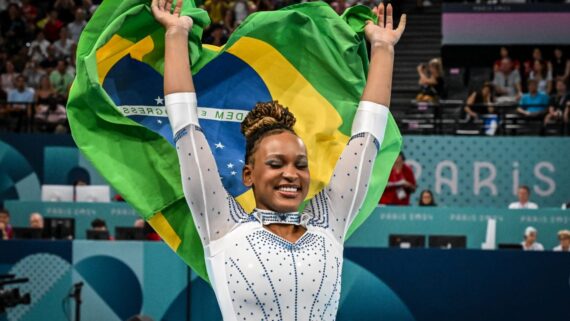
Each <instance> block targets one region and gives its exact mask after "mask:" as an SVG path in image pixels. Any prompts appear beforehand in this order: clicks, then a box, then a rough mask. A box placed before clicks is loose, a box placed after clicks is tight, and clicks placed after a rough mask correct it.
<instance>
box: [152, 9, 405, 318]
mask: <svg viewBox="0 0 570 321" xmlns="http://www.w3.org/2000/svg"><path fill="white" fill-rule="evenodd" d="M181 5H182V4H181V1H178V2H177V4H176V5H175V6H173V4H172V2H171V1H164V0H160V1H159V0H154V1H153V5H152V10H153V14H154V16H155V18H156V19H157V21H159V22H160V23H161V24H162V25H163V26H164V27H165V29H166V35H165V63H164V92H165V95H166V96H165V101H166V108H167V111H168V117H169V120H170V124H171V126H172V129H173V132H174V134H175V137H174V140H175V142H176V149H177V152H178V157H179V161H180V167H181V175H182V184H183V187H184V193H185V197H186V200H187V202H188V206H189V207H190V210H191V212H192V215H193V219H194V223H195V225H196V228H197V230H198V233H199V235H200V238H201V240H202V244H203V246H204V254H205V257H206V267H207V271H208V276H209V278H210V281H211V284H212V286H213V288H214V291H215V293H216V297H217V300H218V303H219V305H220V309H221V311H222V314H223V317H224V320H238V319H239V320H334V319H335V318H336V313H337V309H338V304H339V299H340V284H341V282H340V279H341V273H342V261H343V257H342V255H343V243H344V239H345V237H346V232H347V230H348V227H349V226H350V224H351V223H352V221H353V220H354V218H355V216H356V214H357V213H358V210H359V208H360V206H361V204H362V202H363V199H364V197H365V196H366V193H367V190H368V181H369V179H370V175H371V172H372V168H373V165H374V160H375V159H376V155H377V153H378V152H379V149H380V146H381V145H382V141H383V138H384V132H385V129H386V123H387V119H388V115H389V110H388V108H387V106H388V105H389V104H390V90H391V83H392V69H393V62H394V45H395V44H396V43H397V42H398V40H399V38H400V36H401V35H402V32H403V31H404V25H405V16H403V17H402V19H401V23H400V25H399V26H398V28H397V29H393V26H392V7H391V6H390V5H388V7H387V8H386V17H384V13H385V12H384V10H385V8H384V6H383V5H380V6H379V7H378V8H375V9H374V10H373V11H374V13H375V14H376V15H377V17H378V24H374V23H372V22H369V23H368V24H367V25H366V28H365V34H366V38H367V40H368V41H369V42H370V43H371V63H370V71H369V74H368V80H367V84H366V87H365V88H364V92H363V94H362V101H361V102H360V104H359V107H358V111H357V113H356V116H355V118H354V122H353V124H352V138H351V139H350V141H349V142H348V144H347V146H346V147H345V149H344V151H343V152H342V154H341V157H340V158H339V161H338V163H337V164H336V167H335V169H334V172H333V175H332V177H331V179H330V182H329V184H328V185H327V186H326V187H325V188H324V189H323V190H322V191H320V192H319V193H318V194H317V195H316V196H315V197H313V198H312V199H311V200H310V201H309V203H308V204H307V206H306V207H305V209H304V210H303V211H302V212H299V211H298V209H299V208H300V206H301V203H302V202H303V201H304V199H305V197H306V196H307V193H308V190H309V182H310V173H309V164H308V155H307V153H308V151H307V148H306V147H305V144H304V143H303V141H302V140H301V138H299V137H298V136H297V135H296V134H295V131H294V129H293V126H294V124H295V117H294V116H293V114H292V113H291V112H289V110H288V109H287V108H286V107H283V106H281V105H280V104H279V103H277V102H276V101H271V102H266V103H257V104H256V106H255V107H254V108H253V110H252V111H251V112H250V113H249V114H248V115H247V117H245V119H244V120H243V122H242V124H241V131H242V133H243V134H244V136H245V137H246V151H245V166H244V168H243V173H242V179H243V184H244V185H246V186H248V187H251V188H252V189H253V193H254V197H255V202H256V208H255V209H254V210H253V213H251V214H250V215H248V213H246V212H245V211H244V210H243V208H242V207H241V206H240V205H239V204H238V203H237V202H236V200H235V199H234V198H233V197H232V196H231V195H230V194H229V193H228V192H227V191H226V190H225V189H224V186H223V184H222V182H221V180H220V177H219V174H218V169H217V167H216V162H215V160H214V157H213V156H212V153H211V151H210V149H209V146H208V142H207V141H206V138H205V136H204V134H203V132H202V129H201V128H200V124H199V122H198V116H197V112H198V109H197V102H196V95H195V90H194V84H193V81H192V76H191V73H190V66H189V63H188V59H187V57H188V45H187V39H188V32H189V30H190V29H191V28H192V20H191V19H190V18H188V17H184V16H180V8H181ZM384 18H385V19H384Z"/></svg>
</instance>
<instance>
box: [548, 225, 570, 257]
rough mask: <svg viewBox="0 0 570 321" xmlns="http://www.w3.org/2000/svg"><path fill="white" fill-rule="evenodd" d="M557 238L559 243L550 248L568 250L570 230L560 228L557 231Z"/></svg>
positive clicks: (558, 250) (557, 250)
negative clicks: (560, 229)
mask: <svg viewBox="0 0 570 321" xmlns="http://www.w3.org/2000/svg"><path fill="white" fill-rule="evenodd" d="M558 240H559V241H560V245H558V246H556V247H555V248H553V249H552V250H553V251H554V252H570V231H568V230H562V231H560V232H558Z"/></svg>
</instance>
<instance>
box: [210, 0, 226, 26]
mask: <svg viewBox="0 0 570 321" xmlns="http://www.w3.org/2000/svg"><path fill="white" fill-rule="evenodd" d="M204 9H206V10H207V11H208V14H209V15H210V20H211V21H212V24H222V23H224V19H225V17H226V13H227V11H228V10H229V9H230V5H229V3H228V2H227V1H226V0H206V2H205V3H204Z"/></svg>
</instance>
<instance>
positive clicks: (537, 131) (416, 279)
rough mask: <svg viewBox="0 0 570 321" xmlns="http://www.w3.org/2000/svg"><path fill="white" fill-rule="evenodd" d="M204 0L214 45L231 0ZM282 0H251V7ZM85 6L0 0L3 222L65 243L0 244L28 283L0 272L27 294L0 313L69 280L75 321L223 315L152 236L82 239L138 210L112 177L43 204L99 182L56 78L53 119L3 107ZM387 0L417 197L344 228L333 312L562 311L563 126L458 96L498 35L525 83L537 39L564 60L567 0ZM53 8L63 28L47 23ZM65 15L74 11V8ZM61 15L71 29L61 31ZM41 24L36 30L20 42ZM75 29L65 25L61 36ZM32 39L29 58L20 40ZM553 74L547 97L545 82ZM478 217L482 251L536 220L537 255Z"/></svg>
mask: <svg viewBox="0 0 570 321" xmlns="http://www.w3.org/2000/svg"><path fill="white" fill-rule="evenodd" d="M107 1H111V0H107ZM219 1H222V2H223V3H226V4H227V10H228V12H230V13H229V14H227V15H223V18H222V19H219V20H218V21H213V22H214V24H213V27H211V28H210V29H208V30H206V32H205V35H204V37H203V41H204V43H208V44H214V45H222V44H223V43H224V41H225V40H227V37H228V36H229V35H230V34H231V32H232V31H233V27H234V25H235V23H236V21H235V16H232V12H233V11H232V10H233V8H234V6H235V4H236V3H237V2H239V1H236V2H230V1H226V0H219ZM293 2H294V1H288V0H280V1H278V0H260V1H253V2H252V3H254V4H255V7H256V8H257V9H255V10H260V11H261V10H277V9H279V8H282V7H284V6H286V5H288V4H292V3H293ZM99 3H100V1H96V0H95V1H91V0H84V1H71V0H70V1H34V0H30V1H0V17H1V18H2V19H1V20H2V22H1V23H0V73H1V74H2V90H1V91H0V202H1V204H2V206H0V207H3V208H5V209H7V210H9V212H10V216H11V217H10V224H11V225H12V226H13V227H26V226H28V220H29V215H30V214H31V213H40V214H42V215H43V216H44V217H45V218H73V219H74V222H75V226H74V234H75V235H74V239H73V240H59V241H43V240H2V241H0V276H2V275H4V276H5V275H8V274H10V275H15V276H16V277H18V278H28V279H29V280H28V281H27V282H24V283H18V284H13V285H3V282H4V281H5V279H0V306H3V304H6V302H8V301H6V300H8V299H7V298H8V297H9V296H10V295H12V294H13V293H12V292H10V291H13V290H14V289H19V291H20V294H21V295H24V294H26V293H29V294H30V297H31V301H30V302H29V303H27V304H26V302H24V301H25V300H21V301H22V302H17V303H19V304H13V305H14V306H13V307H7V308H6V310H5V311H2V310H0V321H3V320H7V321H16V320H17V321H40V320H42V321H43V320H77V318H76V316H75V308H76V300H75V299H74V298H73V297H71V296H70V294H72V293H73V292H74V290H75V289H77V286H78V284H81V286H82V287H81V294H82V304H81V305H80V310H81V319H82V320H93V321H100V320H105V321H114V320H137V319H135V318H133V317H134V316H135V315H146V316H148V317H150V318H152V320H164V321H167V320H200V321H201V320H205V321H207V320H220V319H221V316H220V312H219V309H218V307H217V304H216V302H215V298H214V296H213V292H212V290H211V289H210V287H209V285H208V284H207V283H205V282H204V281H203V280H202V279H200V278H199V277H198V276H197V275H195V274H194V273H192V271H191V270H190V269H189V268H188V267H187V266H186V265H185V264H184V263H183V262H182V260H180V259H179V258H178V257H177V256H176V254H175V253H173V252H172V251H171V250H170V249H169V248H168V246H167V245H166V244H164V243H163V242H160V241H158V242H153V241H119V240H105V241H103V240H87V232H86V231H87V230H89V229H90V228H91V223H92V221H93V220H94V219H96V218H98V219H103V220H105V222H106V225H107V228H108V230H109V234H110V236H111V237H117V236H118V235H116V233H115V228H116V227H132V226H133V224H134V223H135V220H136V219H137V218H138V214H137V213H136V211H135V210H134V209H133V208H132V207H131V206H129V205H128V204H127V203H125V202H121V197H120V195H118V194H117V193H116V191H115V190H113V189H112V188H111V195H110V197H111V200H112V201H111V202H108V203H92V202H47V201H42V200H41V189H42V185H53V184H55V185H72V184H73V183H74V182H76V181H77V180H83V181H85V182H86V183H88V184H89V185H107V182H106V181H105V180H104V179H103V178H102V177H101V176H100V175H99V173H98V172H97V171H96V170H95V169H94V167H93V165H92V164H90V163H89V161H87V160H86V158H85V157H84V156H83V155H82V154H81V153H80V151H79V149H78V148H77V146H76V145H75V143H74V141H73V139H72V138H71V135H70V134H69V125H68V124H67V121H66V117H65V105H66V98H67V97H66V95H67V91H66V89H67V88H63V90H62V91H56V92H55V93H54V94H53V97H51V94H50V97H48V98H53V100H50V102H49V104H52V108H54V113H53V115H54V116H52V117H51V118H48V117H47V116H46V114H45V110H44V109H41V105H42V104H44V103H45V100H43V102H42V101H41V99H38V97H37V96H33V99H32V100H30V101H17V100H13V99H12V98H10V97H11V96H10V92H11V91H13V90H15V89H14V86H15V82H16V80H17V75H18V74H22V75H25V76H26V77H25V82H26V85H25V87H26V88H35V89H36V91H38V92H39V91H41V90H43V89H42V88H41V87H40V86H39V85H40V84H39V82H40V79H41V76H42V75H44V74H45V75H48V76H50V75H51V72H52V70H56V69H57V64H58V63H59V62H60V61H64V62H65V64H66V68H67V69H66V70H65V72H66V73H69V74H70V75H73V72H74V66H75V61H74V55H75V52H74V50H75V47H74V45H73V43H72V44H71V45H65V44H63V45H62V42H61V41H60V42H59V43H58V39H59V38H60V35H59V30H60V29H61V28H62V27H63V26H67V27H68V28H69V30H70V31H74V32H76V31H77V30H79V31H81V28H80V27H78V26H81V25H82V23H81V21H84V20H88V19H89V17H90V15H91V14H92V13H93V12H95V11H96V10H97V6H98V5H99ZM355 3H358V4H363V5H372V4H373V3H372V2H371V1H366V0H363V1H358V2H354V3H353V2H350V3H346V2H344V1H334V2H331V3H330V5H331V6H332V7H333V9H335V10H336V11H337V12H339V13H342V12H343V11H344V9H345V8H346V7H347V6H349V5H352V4H355ZM392 3H393V4H394V6H395V8H396V12H397V14H400V13H407V14H408V15H409V25H408V28H407V30H406V32H405V34H404V37H403V38H402V40H401V42H400V43H399V44H398V45H397V47H396V64H395V74H394V85H393V99H392V106H391V110H392V113H393V115H394V117H395V119H396V121H397V122H398V125H399V128H400V131H401V132H402V135H403V152H404V154H405V156H406V164H407V165H408V166H409V167H410V168H411V169H412V170H413V172H414V175H415V178H416V180H417V191H416V192H415V193H413V194H412V197H411V202H410V203H411V206H379V207H378V208H377V209H376V210H375V211H374V213H373V214H372V216H371V217H370V218H369V219H368V220H367V221H366V223H365V224H363V226H362V227H361V228H360V229H359V230H358V231H357V232H356V233H355V234H354V235H353V236H352V237H351V238H350V239H349V240H348V242H347V248H346V250H345V265H344V268H343V284H342V292H341V293H342V298H341V303H340V307H339V314H338V317H337V319H338V320H416V321H429V320H434V321H435V320H438V321H442V320H450V321H457V320H466V321H468V320H568V319H569V318H570V308H569V305H568V302H569V299H570V255H569V254H567V253H555V252H553V251H551V250H552V249H553V248H554V247H555V246H557V245H558V244H559V240H558V236H557V235H558V232H559V231H560V230H564V229H566V230H567V229H570V214H569V213H570V212H568V210H566V209H565V208H566V206H565V204H566V203H568V202H570V174H569V173H570V161H568V160H569V159H570V139H569V138H568V135H569V133H570V130H569V127H568V123H567V122H564V121H563V117H561V118H560V119H557V120H554V121H552V122H548V123H546V124H545V123H544V119H542V118H541V119H526V118H525V117H522V116H521V115H520V114H517V107H519V104H518V102H514V103H512V104H506V105H497V108H498V111H496V112H494V113H489V114H486V113H483V114H482V115H480V118H479V119H477V120H475V121H473V120H470V119H469V118H468V117H467V116H468V115H467V114H466V112H465V106H466V101H467V98H468V96H469V95H470V94H471V93H472V92H473V91H477V90H479V89H480V88H481V87H482V86H483V85H484V84H485V82H489V81H492V80H493V75H494V73H495V72H496V68H498V67H495V65H496V63H497V62H498V61H499V60H500V56H499V51H500V48H501V47H503V46H506V48H507V49H508V51H509V55H510V57H511V58H512V60H513V62H517V64H515V68H517V70H518V71H519V72H520V74H521V84H522V87H523V92H525V93H526V92H527V90H528V88H527V87H526V80H527V79H528V78H530V71H532V66H530V65H529V64H533V63H534V60H537V59H535V58H534V57H533V52H535V51H536V49H537V48H538V49H539V50H540V51H541V52H542V58H541V59H538V60H540V61H541V62H544V63H545V65H546V66H548V62H550V63H551V64H552V63H553V62H554V58H555V57H554V54H553V52H554V50H555V49H556V48H559V49H560V50H561V51H562V52H563V54H564V55H563V57H564V59H566V60H565V61H567V62H568V64H567V66H569V67H568V71H569V72H570V60H567V59H568V57H570V37H569V32H568V30H570V4H569V3H566V2H565V1H541V2H534V1H524V0H520V1H500V0H494V1H484V0H481V1H476V2H474V1H461V2H460V1H433V0H432V1H393V2H392ZM198 4H199V3H198ZM202 6H204V7H205V8H206V9H207V10H209V11H210V15H211V16H212V17H215V16H217V14H218V12H215V14H214V15H213V14H212V10H219V8H218V9H215V7H214V6H212V2H210V1H206V2H205V3H202ZM212 8H214V9H212ZM53 9H55V11H56V12H58V15H59V18H58V19H59V20H60V25H58V24H57V23H54V22H53V21H50V20H49V19H48V20H46V19H45V18H46V16H48V15H49V14H50V12H53V11H54V10H53ZM78 9H79V10H80V11H82V13H83V15H84V17H83V18H82V19H84V20H82V19H80V18H81V17H79V18H76V13H77V11H78ZM250 10H252V12H250V13H253V9H250ZM224 13H227V12H224ZM233 14H235V12H234V13H233ZM74 19H77V20H76V22H77V21H80V23H78V24H75V25H72V24H73V23H74V22H73V21H74ZM56 20H57V19H56ZM213 20H215V19H213ZM46 25H47V26H48V27H46ZM52 27H53V28H55V29H54V30H56V31H54V30H52V29H50V28H52ZM56 27H57V28H56ZM42 30H43V31H44V32H45V35H46V38H48V39H47V41H48V42H47V43H45V42H38V41H36V42H34V41H35V40H37V35H38V34H39V33H40V31H42ZM75 36H77V35H75V34H74V33H72V32H70V34H68V35H66V36H65V37H68V38H71V39H73V37H75ZM75 41H76V39H75ZM56 43H57V44H56ZM41 44H43V45H41ZM44 45H45V48H44V49H40V51H38V52H36V51H34V50H32V49H33V48H39V47H41V46H44ZM56 47H58V48H56ZM52 51H53V52H52ZM433 58H439V59H441V61H442V64H443V72H444V73H443V75H442V76H443V79H444V80H445V94H443V93H440V96H438V97H437V99H435V100H433V101H429V102H425V101H419V100H417V99H416V98H417V94H418V92H419V91H420V88H419V86H418V73H417V71H416V69H417V67H418V65H419V64H427V63H428V61H429V60H431V59H433ZM9 64H12V66H13V67H14V69H15V70H14V72H11V69H12V68H11V67H10V66H9ZM527 65H529V68H530V69H529V70H527V69H526V68H527ZM555 76H556V75H553V76H552V79H553V80H551V81H552V84H551V86H552V90H551V92H549V93H548V94H556V89H555V87H556V84H555V80H556V79H555ZM54 77H56V76H54ZM56 78H57V77H56ZM547 78H548V77H547ZM62 81H65V80H62ZM565 81H566V83H568V81H569V78H568V75H566V79H565ZM52 82H54V85H58V84H57V83H55V80H52ZM40 98H41V97H40ZM48 98H45V99H48ZM18 106H25V109H18V108H19V107H18ZM547 107H548V106H547ZM22 110H26V112H22ZM561 113H564V109H563V110H561ZM493 121H496V123H495V124H494V125H493ZM493 126H495V127H493ZM490 128H492V129H493V130H490ZM521 185H526V186H528V187H529V189H530V194H531V201H533V202H535V203H537V204H538V205H539V209H538V210H517V211H515V210H509V209H508V205H509V203H511V202H515V201H517V191H518V188H519V186H521ZM425 189H427V190H430V191H432V192H433V195H434V198H435V200H436V202H437V207H420V206H417V204H418V202H419V198H420V192H421V191H422V190H425ZM490 219H491V220H492V221H493V222H494V223H491V224H490V223H489V220H490ZM493 224H496V225H495V227H496V235H495V238H494V239H493V240H492V242H493V243H494V244H493V245H498V244H510V245H513V244H518V243H520V242H521V241H522V240H523V234H524V231H525V229H526V228H527V227H528V226H533V227H535V228H536V229H537V230H538V240H539V242H540V243H542V244H543V245H544V247H545V249H546V251H544V252H527V251H515V250H482V248H483V244H484V243H488V242H489V233H488V231H489V225H493ZM145 232H146V231H145ZM391 235H400V236H402V235H404V236H405V235H408V236H416V237H417V236H421V237H424V238H425V241H426V242H425V243H426V244H425V245H424V246H423V247H425V248H414V249H402V248H397V247H396V248H394V247H390V245H391V244H390V241H389V240H390V236H391ZM429 236H451V237H454V236H455V237H465V244H464V246H461V245H460V246H459V248H452V249H446V250H442V249H437V248H427V247H428V246H427V243H428V242H429V241H428V238H429ZM416 240H417V238H416ZM412 242H413V241H412ZM392 245H394V244H392ZM412 245H414V244H412ZM453 247H455V244H454V245H453Z"/></svg>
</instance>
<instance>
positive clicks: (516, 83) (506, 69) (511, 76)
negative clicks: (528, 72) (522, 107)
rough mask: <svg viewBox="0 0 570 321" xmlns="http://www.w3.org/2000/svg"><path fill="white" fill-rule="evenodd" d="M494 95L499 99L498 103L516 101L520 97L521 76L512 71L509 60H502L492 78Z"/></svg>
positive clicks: (511, 64) (511, 63) (517, 72)
mask: <svg viewBox="0 0 570 321" xmlns="http://www.w3.org/2000/svg"><path fill="white" fill-rule="evenodd" d="M493 85H495V93H496V95H497V97H499V98H498V99H497V100H498V101H510V102H514V101H517V100H518V99H519V98H520V96H521V95H522V89H521V75H520V74H519V71H518V70H516V69H513V62H512V61H511V59H510V58H503V59H502V60H501V66H500V67H499V70H497V71H496V72H495V74H494V77H493Z"/></svg>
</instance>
